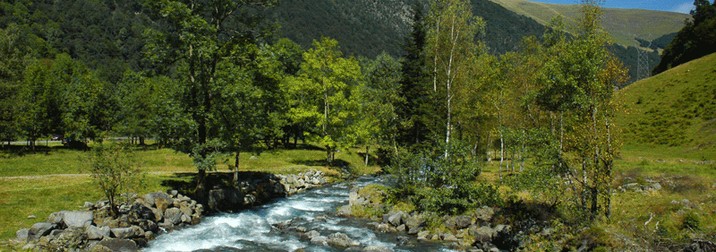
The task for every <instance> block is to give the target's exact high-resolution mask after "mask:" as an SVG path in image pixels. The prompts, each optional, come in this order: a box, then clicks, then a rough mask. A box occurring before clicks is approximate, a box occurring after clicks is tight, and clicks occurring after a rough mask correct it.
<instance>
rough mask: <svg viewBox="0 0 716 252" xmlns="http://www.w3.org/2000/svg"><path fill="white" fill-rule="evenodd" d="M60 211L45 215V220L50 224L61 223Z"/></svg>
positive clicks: (61, 214)
mask: <svg viewBox="0 0 716 252" xmlns="http://www.w3.org/2000/svg"><path fill="white" fill-rule="evenodd" d="M62 216H63V213H62V212H54V213H51V214H50V215H49V216H47V222H49V223H52V224H61V223H62Z"/></svg>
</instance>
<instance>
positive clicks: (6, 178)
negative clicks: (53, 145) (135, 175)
mask: <svg viewBox="0 0 716 252" xmlns="http://www.w3.org/2000/svg"><path fill="white" fill-rule="evenodd" d="M182 172H185V171H153V172H148V174H153V175H165V174H174V173H182ZM89 176H90V174H89V173H74V174H46V175H27V176H8V177H0V181H2V180H30V179H47V178H81V177H89Z"/></svg>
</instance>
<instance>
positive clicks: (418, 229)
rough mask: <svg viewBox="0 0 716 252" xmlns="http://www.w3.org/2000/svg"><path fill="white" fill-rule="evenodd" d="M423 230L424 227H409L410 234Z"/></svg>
mask: <svg viewBox="0 0 716 252" xmlns="http://www.w3.org/2000/svg"><path fill="white" fill-rule="evenodd" d="M422 230H423V228H422V227H414V228H409V229H408V234H409V235H414V234H417V233H418V232H420V231H422Z"/></svg>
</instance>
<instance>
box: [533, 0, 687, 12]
mask: <svg viewBox="0 0 716 252" xmlns="http://www.w3.org/2000/svg"><path fill="white" fill-rule="evenodd" d="M530 1H533V2H542V3H556V4H578V3H580V2H581V1H580V0H530ZM603 1H604V3H603V5H602V7H606V8H624V9H647V10H660V11H671V12H679V13H685V14H688V13H689V11H691V9H693V7H694V0H603Z"/></svg>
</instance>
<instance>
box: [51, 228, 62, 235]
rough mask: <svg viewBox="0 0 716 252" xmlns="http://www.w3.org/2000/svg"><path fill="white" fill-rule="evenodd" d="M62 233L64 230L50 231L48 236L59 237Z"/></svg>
mask: <svg viewBox="0 0 716 252" xmlns="http://www.w3.org/2000/svg"><path fill="white" fill-rule="evenodd" d="M63 232H65V230H62V229H55V230H52V231H50V236H59V235H61V234H62V233H63Z"/></svg>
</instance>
